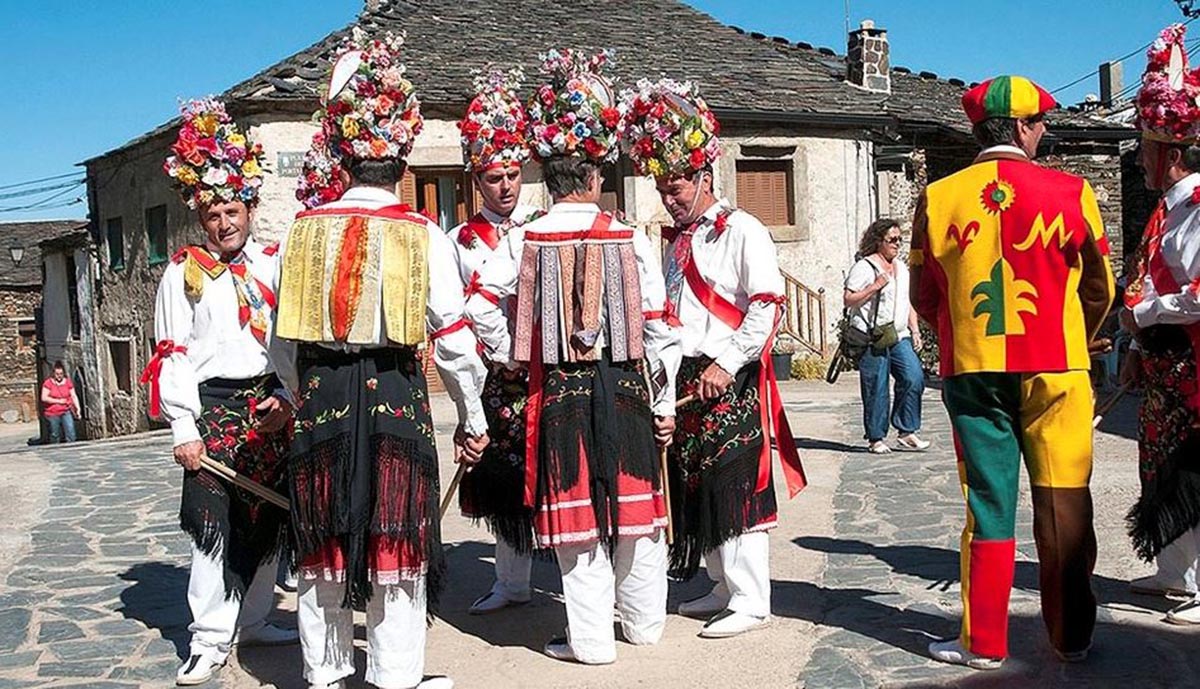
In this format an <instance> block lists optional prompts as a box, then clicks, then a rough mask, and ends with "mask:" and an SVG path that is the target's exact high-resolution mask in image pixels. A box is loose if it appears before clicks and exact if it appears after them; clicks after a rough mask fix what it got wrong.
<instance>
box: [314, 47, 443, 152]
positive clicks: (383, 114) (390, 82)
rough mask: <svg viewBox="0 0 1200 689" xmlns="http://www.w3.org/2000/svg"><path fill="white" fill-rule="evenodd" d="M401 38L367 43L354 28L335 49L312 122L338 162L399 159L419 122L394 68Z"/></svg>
mask: <svg viewBox="0 0 1200 689" xmlns="http://www.w3.org/2000/svg"><path fill="white" fill-rule="evenodd" d="M403 44H404V38H403V37H402V36H396V35H394V34H392V33H391V32H388V33H386V34H385V35H384V37H383V39H369V38H367V34H366V32H365V31H363V30H362V29H361V28H359V27H357V26H356V27H354V29H353V31H352V32H351V35H350V37H349V38H348V39H347V40H345V41H343V43H342V45H341V47H340V48H339V49H338V58H337V60H335V61H334V64H333V70H332V73H331V74H330V79H329V85H328V87H327V89H326V92H325V95H324V98H323V105H324V107H323V108H322V109H321V110H318V111H317V113H316V114H315V115H314V116H313V117H314V119H318V121H319V122H320V124H321V129H322V130H323V131H324V132H325V136H326V138H327V140H328V142H329V148H330V150H331V151H332V152H333V153H334V154H336V155H337V156H339V157H341V158H358V159H379V158H403V157H405V156H407V155H408V154H409V152H411V151H412V147H413V142H414V140H415V139H416V138H417V134H420V133H421V128H422V127H423V126H424V122H425V121H424V120H423V119H422V118H421V104H420V101H418V100H417V96H416V91H415V90H414V89H413V85H412V82H410V81H409V80H408V79H405V78H404V71H405V69H404V65H403V63H401V62H400V58H399V53H400V47H401V46H402V45H403Z"/></svg>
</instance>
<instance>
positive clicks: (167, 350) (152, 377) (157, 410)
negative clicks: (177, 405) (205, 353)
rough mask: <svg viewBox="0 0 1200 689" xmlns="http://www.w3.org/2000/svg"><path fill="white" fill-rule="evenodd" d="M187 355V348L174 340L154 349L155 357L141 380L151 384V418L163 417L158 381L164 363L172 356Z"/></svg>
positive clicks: (165, 341)
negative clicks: (176, 343) (178, 344)
mask: <svg viewBox="0 0 1200 689" xmlns="http://www.w3.org/2000/svg"><path fill="white" fill-rule="evenodd" d="M175 353H179V354H187V347H178V346H176V345H175V342H174V340H161V341H159V343H158V345H157V346H155V348H154V355H153V356H151V357H150V361H149V362H148V363H147V364H146V368H145V369H143V370H142V377H141V378H140V379H139V381H140V382H141V384H142V385H145V384H147V383H149V384H150V418H152V419H157V418H160V417H161V416H162V396H161V394H159V386H158V379H159V377H160V376H161V375H162V367H163V362H164V361H166V360H167V357H169V356H171V355H172V354H175Z"/></svg>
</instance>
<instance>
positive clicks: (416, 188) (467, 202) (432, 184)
mask: <svg viewBox="0 0 1200 689" xmlns="http://www.w3.org/2000/svg"><path fill="white" fill-rule="evenodd" d="M410 176H411V177H412V179H413V182H412V184H411V185H408V184H405V183H404V182H401V196H402V197H403V196H407V193H411V194H412V195H413V197H414V198H411V199H410V198H402V199H401V200H403V201H405V202H406V203H409V204H411V205H412V206H413V207H415V208H416V209H417V211H418V212H421V213H424V214H426V215H428V216H429V217H431V218H434V219H435V220H436V221H437V224H439V225H441V226H442V227H454V226H455V225H457V224H459V223H462V222H466V221H467V218H468V217H470V214H471V211H472V206H474V205H475V199H474V198H473V193H469V192H471V191H472V190H471V180H470V178H469V177H468V176H467V175H466V174H465V173H464V172H463V171H462V170H459V169H452V170H442V169H433V168H426V169H421V170H416V169H414V170H413V171H412V173H411V175H408V174H406V175H405V181H407V179H408V178H409V177H410ZM406 192H407V193H406Z"/></svg>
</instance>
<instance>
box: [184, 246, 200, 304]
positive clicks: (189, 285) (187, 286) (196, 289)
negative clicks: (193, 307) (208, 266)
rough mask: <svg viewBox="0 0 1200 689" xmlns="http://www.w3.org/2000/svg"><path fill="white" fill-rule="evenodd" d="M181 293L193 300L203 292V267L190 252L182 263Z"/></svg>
mask: <svg viewBox="0 0 1200 689" xmlns="http://www.w3.org/2000/svg"><path fill="white" fill-rule="evenodd" d="M183 293H184V294H186V295H187V297H188V299H191V300H193V301H195V300H197V299H199V298H200V297H201V295H203V294H204V269H203V268H201V267H200V263H199V262H198V261H196V258H195V257H194V256H192V255H191V253H188V257H187V258H186V259H184V263H183Z"/></svg>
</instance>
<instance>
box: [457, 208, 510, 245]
mask: <svg viewBox="0 0 1200 689" xmlns="http://www.w3.org/2000/svg"><path fill="white" fill-rule="evenodd" d="M472 235H474V236H475V237H479V239H481V240H482V241H483V243H484V244H487V247H488V248H489V249H492V250H495V249H496V247H497V246H499V245H500V232H499V231H498V230H496V227H495V225H492V224H491V223H490V222H488V221H487V218H485V217H483V215H482V214H478V215H475V216H473V217H472V218H471V219H470V220H468V221H467V223H466V224H465V225H463V228H462V229H461V230H459V231H458V243H459V244H462V245H463V246H465V247H470V246H471V237H472Z"/></svg>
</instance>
